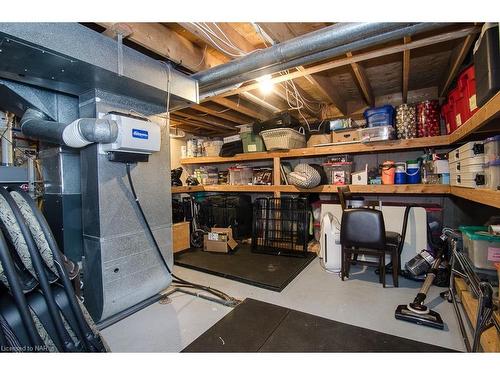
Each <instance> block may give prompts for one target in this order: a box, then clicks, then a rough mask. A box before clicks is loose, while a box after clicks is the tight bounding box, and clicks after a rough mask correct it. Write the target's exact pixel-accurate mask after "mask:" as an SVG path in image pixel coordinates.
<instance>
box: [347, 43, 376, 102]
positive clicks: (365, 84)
mask: <svg viewBox="0 0 500 375" xmlns="http://www.w3.org/2000/svg"><path fill="white" fill-rule="evenodd" d="M346 55H347V57H351V58H352V57H353V54H352V52H347V54H346ZM351 69H352V71H353V73H354V77H355V78H356V82H357V83H358V85H359V88H360V90H361V94H362V96H363V98H364V100H365V102H366V104H368V105H369V106H370V107H373V106H374V105H375V97H374V96H373V91H372V86H371V85H370V81H369V80H368V77H367V76H366V73H365V69H364V68H363V67H362V66H361V64H359V63H357V62H352V63H351Z"/></svg>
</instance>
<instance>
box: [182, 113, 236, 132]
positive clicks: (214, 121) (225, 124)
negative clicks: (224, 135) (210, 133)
mask: <svg viewBox="0 0 500 375" xmlns="http://www.w3.org/2000/svg"><path fill="white" fill-rule="evenodd" d="M175 115H178V116H181V117H183V118H184V119H187V120H189V119H193V120H195V121H199V122H202V123H206V124H209V125H213V126H212V128H213V127H217V128H222V129H226V130H234V129H235V126H236V124H232V123H230V122H229V121H225V120H222V119H219V118H217V117H212V116H208V115H205V116H204V115H202V114H200V115H196V114H192V113H186V112H183V111H176V112H175Z"/></svg>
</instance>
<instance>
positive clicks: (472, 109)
mask: <svg viewBox="0 0 500 375" xmlns="http://www.w3.org/2000/svg"><path fill="white" fill-rule="evenodd" d="M457 86H458V87H459V88H460V90H461V91H462V96H463V100H464V116H465V118H464V119H462V120H463V121H464V122H465V121H467V120H468V119H470V118H471V117H472V115H473V114H474V113H476V111H477V110H478V108H477V101H476V75H475V71H474V65H471V66H469V67H468V68H467V69H465V70H464V71H463V72H462V73H460V75H459V76H458V83H457Z"/></svg>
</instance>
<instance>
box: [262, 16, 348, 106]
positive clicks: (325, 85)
mask: <svg viewBox="0 0 500 375" xmlns="http://www.w3.org/2000/svg"><path fill="white" fill-rule="evenodd" d="M258 26H259V27H260V28H261V29H262V30H263V31H264V32H265V33H266V34H267V35H269V36H270V37H271V38H272V39H273V40H274V41H277V42H283V41H285V40H288V39H292V38H295V37H296V36H298V35H297V33H296V32H294V30H293V29H292V28H291V27H290V26H289V25H287V24H283V23H259V24H258ZM297 70H298V71H304V68H303V67H297ZM302 77H304V78H306V79H307V80H308V81H309V82H310V83H311V84H313V85H314V86H315V87H316V89H317V90H318V92H319V94H320V95H321V96H322V97H323V98H324V99H325V100H326V101H329V102H331V103H333V105H335V106H337V108H338V110H339V112H340V113H341V114H346V112H345V111H346V105H345V102H344V100H342V98H341V97H340V95H338V93H337V92H336V90H334V89H333V88H332V86H333V85H332V83H331V81H330V78H328V77H325V76H322V77H315V76H311V75H309V74H304V75H302Z"/></svg>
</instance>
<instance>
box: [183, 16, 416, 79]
mask: <svg viewBox="0 0 500 375" xmlns="http://www.w3.org/2000/svg"><path fill="white" fill-rule="evenodd" d="M411 25H413V23H397V22H392V23H338V24H335V25H332V26H328V27H325V28H323V29H320V30H317V31H313V32H311V33H308V34H305V35H302V36H299V37H296V38H293V39H290V40H288V41H286V42H283V43H279V44H276V45H274V46H272V47H269V48H266V49H263V50H260V51H255V52H252V53H251V54H249V55H247V56H244V57H241V58H238V59H236V60H233V61H231V62H229V63H226V64H222V65H218V66H216V67H214V68H211V69H208V70H205V71H203V72H200V73H197V74H194V75H192V76H191V77H192V78H195V79H197V80H198V84H199V87H200V88H201V87H204V86H208V85H210V84H212V83H215V82H219V81H221V80H225V79H228V78H231V77H234V76H237V75H240V74H243V73H247V72H250V71H253V70H256V69H261V68H262V67H267V66H270V65H274V64H277V63H285V62H287V61H289V60H292V59H296V58H299V57H302V56H305V55H309V54H313V53H316V52H320V51H323V50H325V49H329V48H332V47H337V46H340V45H343V44H347V43H349V42H352V41H357V40H361V39H365V38H369V37H371V36H374V35H377V34H380V33H384V32H387V31H392V30H395V29H399V28H402V27H406V26H411Z"/></svg>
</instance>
